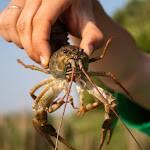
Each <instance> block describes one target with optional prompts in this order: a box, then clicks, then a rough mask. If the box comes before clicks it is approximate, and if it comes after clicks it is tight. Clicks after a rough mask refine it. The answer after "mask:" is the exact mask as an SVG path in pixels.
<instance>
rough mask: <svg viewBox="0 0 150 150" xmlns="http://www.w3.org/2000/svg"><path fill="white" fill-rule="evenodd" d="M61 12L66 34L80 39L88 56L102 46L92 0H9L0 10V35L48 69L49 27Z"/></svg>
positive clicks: (81, 45) (49, 52)
mask: <svg viewBox="0 0 150 150" xmlns="http://www.w3.org/2000/svg"><path fill="white" fill-rule="evenodd" d="M12 5H17V6H20V7H21V8H20V9H17V8H14V7H10V6H12ZM60 15H61V19H63V21H64V23H65V24H66V26H67V27H66V28H67V30H68V31H69V33H70V34H72V35H73V36H76V37H79V38H82V40H81V43H80V47H81V48H83V49H84V50H85V52H86V53H87V54H88V55H90V54H91V53H92V51H93V49H97V48H99V47H101V46H102V44H103V34H102V33H101V31H100V30H99V29H98V28H97V26H96V25H95V24H96V23H95V18H94V14H93V5H92V0H32V1H30V0H21V1H20V0H12V1H11V2H10V4H9V5H8V7H7V8H6V9H5V10H4V11H3V12H2V13H0V34H1V36H2V37H3V38H4V39H5V40H6V41H8V42H13V43H15V44H16V45H17V46H18V47H20V48H24V49H25V51H26V53H27V55H28V56H29V57H30V58H31V59H33V60H34V61H35V62H37V63H39V64H41V65H42V66H43V67H44V68H47V66H48V62H49V58H50V54H51V51H50V46H49V44H48V41H49V38H50V32H51V27H52V25H53V24H54V22H55V21H56V20H57V18H58V17H59V16H60Z"/></svg>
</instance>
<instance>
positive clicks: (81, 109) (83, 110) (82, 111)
mask: <svg viewBox="0 0 150 150" xmlns="http://www.w3.org/2000/svg"><path fill="white" fill-rule="evenodd" d="M75 109H80V111H79V112H78V114H77V115H76V118H77V117H79V116H80V114H81V113H83V114H82V118H83V117H84V115H85V113H86V109H85V108H84V107H75Z"/></svg>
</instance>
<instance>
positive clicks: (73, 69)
mask: <svg viewBox="0 0 150 150" xmlns="http://www.w3.org/2000/svg"><path fill="white" fill-rule="evenodd" d="M74 72H75V68H74V67H73V68H72V75H71V81H70V85H69V89H68V93H67V97H66V101H65V106H64V110H63V114H62V117H61V120H60V124H59V128H58V133H57V139H56V146H55V150H57V145H58V140H59V138H60V136H59V133H60V128H61V125H62V121H63V117H64V113H65V110H66V105H67V100H68V97H69V93H70V90H71V87H72V82H73V78H74ZM69 148H71V147H69ZM71 149H72V150H75V149H74V148H71Z"/></svg>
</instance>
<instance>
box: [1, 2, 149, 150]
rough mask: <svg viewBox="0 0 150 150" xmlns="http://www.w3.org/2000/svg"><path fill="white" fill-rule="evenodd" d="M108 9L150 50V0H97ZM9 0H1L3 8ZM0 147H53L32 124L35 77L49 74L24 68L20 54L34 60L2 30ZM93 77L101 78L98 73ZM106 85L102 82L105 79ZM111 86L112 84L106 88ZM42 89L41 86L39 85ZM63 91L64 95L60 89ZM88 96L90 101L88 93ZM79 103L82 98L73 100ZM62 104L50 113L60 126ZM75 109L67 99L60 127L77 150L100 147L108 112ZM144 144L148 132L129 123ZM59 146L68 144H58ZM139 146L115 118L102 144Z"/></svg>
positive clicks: (144, 145)
mask: <svg viewBox="0 0 150 150" xmlns="http://www.w3.org/2000/svg"><path fill="white" fill-rule="evenodd" d="M99 1H100V2H101V4H102V5H103V7H104V9H105V11H106V12H107V14H108V15H109V16H110V17H112V18H113V19H114V20H116V21H117V22H118V23H120V24H121V25H122V26H124V27H125V28H126V29H127V30H128V31H129V32H130V33H131V34H132V35H133V36H134V38H135V40H136V42H137V45H138V47H139V49H141V50H143V51H145V52H150V48H149V47H150V42H149V41H150V30H149V28H150V18H149V14H150V1H149V0H115V1H112V0H99ZM9 2H10V0H5V1H4V0H3V1H2V0H1V1H0V12H1V11H2V10H3V9H4V8H5V7H6V6H7V5H8V4H9ZM0 50H1V54H0V62H1V63H0V68H1V71H0V84H1V86H0V96H1V101H0V102H1V105H0V150H26V149H28V150H35V149H36V150H42V149H45V150H46V149H49V150H50V149H51V147H50V146H49V145H48V143H47V142H46V141H45V140H44V139H43V138H42V137H41V136H39V135H38V134H37V133H36V131H35V129H34V128H33V126H32V118H33V112H32V104H33V100H32V98H31V97H30V95H29V91H30V89H31V88H32V87H34V86H35V85H36V84H37V83H39V82H41V81H42V80H44V79H46V78H48V77H49V75H46V74H44V73H41V72H37V71H32V70H30V69H25V68H23V67H22V66H21V65H20V64H18V63H17V61H16V59H18V58H19V59H21V60H22V61H23V62H24V63H25V64H29V65H36V66H37V64H36V63H34V62H33V61H32V60H30V58H28V57H27V55H26V53H25V51H24V50H21V49H19V48H17V47H16V46H15V45H14V44H13V43H7V42H5V41H4V40H3V39H2V37H1V36H0ZM95 81H97V80H96V79H95ZM102 86H103V85H102ZM108 90H109V89H108ZM38 92H39V91H38ZM71 95H72V96H73V97H74V99H75V98H76V99H77V97H78V95H77V93H76V89H75V87H74V88H73V89H72V91H71ZM60 97H62V96H61V95H60ZM88 101H91V100H90V99H89V100H88ZM75 105H78V99H77V101H75ZM62 109H63V107H62V108H61V109H59V110H58V111H56V112H55V113H53V114H50V115H49V119H50V122H51V123H52V124H53V125H54V126H55V127H56V129H57V128H58V124H59V121H60V117H61V114H62ZM76 114H77V112H76V111H75V110H73V109H72V108H71V107H70V106H69V105H68V106H67V110H66V114H65V117H64V121H63V126H62V128H61V135H62V136H63V137H64V138H65V139H66V140H67V141H68V142H70V143H71V144H72V145H73V146H74V147H75V148H76V149H77V150H91V149H94V150H96V149H98V147H99V143H100V138H101V124H102V121H103V118H104V109H103V107H100V108H97V109H95V110H93V111H91V113H87V115H85V117H84V118H83V119H81V118H80V117H78V118H76V117H75V116H76ZM131 131H132V132H133V134H134V135H135V136H136V138H137V140H138V141H139V143H140V144H141V146H142V148H143V150H149V149H150V141H149V139H148V137H147V136H146V135H145V134H143V133H141V132H139V131H137V130H134V129H131ZM59 147H60V149H61V150H67V148H66V147H65V146H63V145H62V144H59ZM105 149H107V150H114V149H115V150H120V149H121V150H138V149H139V148H138V147H137V145H136V144H135V142H134V141H133V139H132V138H131V136H130V135H129V134H128V132H127V131H126V130H125V128H124V126H123V125H122V124H121V123H120V121H119V122H118V123H117V126H116V128H115V132H114V134H113V138H112V139H111V142H110V144H109V145H108V146H106V143H105V144H104V147H103V150H105Z"/></svg>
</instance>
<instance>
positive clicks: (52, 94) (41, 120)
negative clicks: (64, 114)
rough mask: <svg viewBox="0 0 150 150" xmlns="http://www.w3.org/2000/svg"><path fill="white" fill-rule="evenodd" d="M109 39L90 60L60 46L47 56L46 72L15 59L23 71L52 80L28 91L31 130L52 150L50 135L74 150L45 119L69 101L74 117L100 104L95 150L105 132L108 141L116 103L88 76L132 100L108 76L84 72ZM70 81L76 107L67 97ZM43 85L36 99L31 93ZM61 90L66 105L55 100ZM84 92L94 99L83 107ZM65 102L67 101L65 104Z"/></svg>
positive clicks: (82, 51) (112, 128)
mask: <svg viewBox="0 0 150 150" xmlns="http://www.w3.org/2000/svg"><path fill="white" fill-rule="evenodd" d="M112 39H113V38H111V39H109V40H108V42H107V43H106V46H105V48H104V50H103V53H102V55H101V56H100V57H96V58H91V59H89V57H88V56H87V54H86V53H84V50H83V49H80V48H78V47H77V46H71V45H67V46H63V47H61V48H60V49H59V50H57V51H56V52H55V53H54V54H53V55H52V56H51V58H50V61H49V69H50V70H49V71H48V70H45V69H41V68H38V67H35V66H30V65H25V64H24V63H22V62H21V61H20V60H18V62H19V63H21V64H22V65H23V66H24V67H25V68H30V69H32V70H38V71H42V72H44V73H47V74H52V75H53V76H52V77H50V78H47V79H45V80H44V81H42V82H41V83H39V84H37V85H36V86H35V87H34V88H33V89H31V91H30V94H31V96H32V98H33V99H34V104H33V111H34V113H35V115H34V119H33V124H34V127H35V129H36V130H37V131H38V132H39V133H40V134H41V135H43V136H44V137H45V138H46V139H47V140H48V141H49V143H50V144H51V146H52V147H53V148H55V150H56V149H57V144H56V147H55V144H54V143H53V141H52V140H51V139H50V136H53V137H55V138H56V137H57V139H58V140H59V141H61V142H63V143H64V144H65V145H66V146H68V147H69V148H70V149H72V150H75V149H74V148H73V147H72V146H71V145H70V144H68V143H67V142H66V141H65V140H64V139H63V138H62V137H61V136H59V132H58V133H56V131H55V129H54V127H53V126H52V125H51V124H50V123H49V122H48V120H47V113H52V112H54V111H56V110H57V109H58V108H60V107H61V106H62V105H63V104H64V103H65V104H66V103H67V102H70V104H71V105H72V107H73V108H74V109H79V113H78V115H77V116H79V115H80V114H81V113H83V115H84V114H85V113H86V112H87V111H89V110H92V109H94V108H96V107H98V106H99V105H100V104H101V103H103V104H104V106H105V119H104V122H103V125H102V138H101V142H100V148H99V149H101V147H102V145H103V143H104V140H105V136H106V134H107V131H108V132H109V133H108V142H107V144H108V143H109V142H110V138H111V136H112V132H113V130H114V127H115V125H116V123H117V120H118V118H119V116H118V114H117V106H118V102H117V100H116V99H115V97H113V95H112V94H111V93H109V92H108V91H106V90H104V89H102V88H101V87H98V86H96V85H95V84H94V83H93V82H92V80H91V79H90V76H105V77H110V78H112V79H113V80H114V82H115V83H116V84H118V85H119V86H120V87H121V88H122V89H123V90H124V91H125V92H126V94H127V95H128V96H129V97H130V98H132V97H131V95H130V94H129V92H127V90H126V89H124V87H123V86H122V85H121V83H120V82H119V81H118V80H117V79H116V78H115V77H114V76H113V75H112V74H111V73H109V72H88V65H89V63H92V62H94V61H97V60H99V59H102V58H103V57H104V54H105V52H106V49H107V47H108V46H109V44H110V42H111V40H112ZM69 82H70V86H69ZM72 82H75V83H76V88H77V92H78V93H79V101H80V103H81V106H80V107H74V104H73V97H71V95H69V92H70V88H71V84H72ZM43 85H45V87H44V88H43V89H42V91H41V92H40V93H39V95H38V96H37V97H36V96H35V95H34V92H35V91H36V90H37V89H38V88H40V87H41V86H43ZM62 90H64V93H65V96H66V102H64V97H65V96H64V97H63V98H62V99H61V100H59V99H57V97H58V95H59V94H60V93H61V91H62ZM84 91H88V93H89V94H91V95H93V97H94V98H95V102H93V103H90V104H87V105H84V94H83V93H84ZM55 99H56V100H55ZM68 99H69V101H67V100H68ZM119 119H120V118H119ZM56 143H57V142H56Z"/></svg>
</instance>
